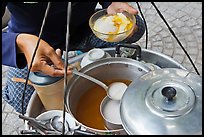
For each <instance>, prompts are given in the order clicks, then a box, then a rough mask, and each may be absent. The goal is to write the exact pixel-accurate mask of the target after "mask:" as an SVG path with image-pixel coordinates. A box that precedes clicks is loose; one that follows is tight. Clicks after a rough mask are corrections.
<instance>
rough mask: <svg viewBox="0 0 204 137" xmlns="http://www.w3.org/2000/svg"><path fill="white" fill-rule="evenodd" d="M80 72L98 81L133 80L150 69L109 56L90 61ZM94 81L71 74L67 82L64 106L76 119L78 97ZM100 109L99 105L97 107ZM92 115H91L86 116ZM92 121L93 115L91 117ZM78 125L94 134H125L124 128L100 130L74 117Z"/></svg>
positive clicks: (138, 63)
mask: <svg viewBox="0 0 204 137" xmlns="http://www.w3.org/2000/svg"><path fill="white" fill-rule="evenodd" d="M80 71H81V72H82V73H85V74H87V75H90V76H92V77H95V78H96V79H98V80H100V81H105V80H110V79H128V80H130V81H133V80H134V79H137V78H138V77H140V76H141V75H143V74H145V73H147V72H149V71H150V69H149V68H148V67H147V66H145V65H144V64H143V63H141V62H139V61H136V60H133V59H130V58H121V57H110V58H104V59H101V60H99V61H97V62H94V63H91V64H89V65H87V66H85V67H83V68H82V69H81V70H80ZM94 85H95V83H93V82H91V81H88V80H86V79H84V78H82V77H79V76H73V77H72V78H71V79H70V82H69V83H68V87H67V89H66V92H65V106H66V109H67V111H68V112H69V113H70V114H71V115H72V116H73V117H74V118H75V119H76V111H77V104H78V103H79V100H80V97H81V96H82V95H83V94H84V93H85V92H86V91H87V90H88V89H89V88H91V87H93V86H94ZM98 110H99V111H100V107H99V108H98ZM87 117H93V116H87ZM93 121H94V117H93ZM76 122H77V123H78V124H79V125H82V126H83V127H84V128H86V129H87V130H89V131H91V132H94V133H96V134H115V135H117V134H126V132H125V130H124V129H123V128H122V129H115V130H100V129H95V128H92V127H89V126H87V125H85V124H84V123H82V122H80V121H79V120H78V119H76Z"/></svg>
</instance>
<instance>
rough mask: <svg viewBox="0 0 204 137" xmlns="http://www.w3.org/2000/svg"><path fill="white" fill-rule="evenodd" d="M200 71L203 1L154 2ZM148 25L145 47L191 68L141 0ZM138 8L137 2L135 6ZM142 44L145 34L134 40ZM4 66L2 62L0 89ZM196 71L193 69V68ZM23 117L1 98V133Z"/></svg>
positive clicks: (13, 129)
mask: <svg viewBox="0 0 204 137" xmlns="http://www.w3.org/2000/svg"><path fill="white" fill-rule="evenodd" d="M155 4H156V5H157V7H158V8H159V10H160V11H161V13H162V14H163V16H164V17H165V19H166V20H167V22H168V23H169V25H170V26H171V28H172V29H173V31H174V32H175V34H176V36H177V37H178V39H179V40H180V41H181V43H182V45H183V46H184V47H185V49H186V50H187V52H188V53H189V55H190V57H191V58H192V60H193V62H194V63H195V65H196V67H197V68H198V71H199V72H200V74H201V75H202V2H155ZM140 6H141V8H142V11H143V14H144V16H145V19H146V22H147V25H148V33H149V39H148V49H151V50H154V51H158V52H161V53H164V54H166V55H168V56H170V57H172V58H173V59H175V60H176V61H177V62H179V63H181V64H182V65H183V66H184V67H186V68H187V69H188V70H189V71H194V69H193V67H192V65H191V64H190V61H189V60H188V58H187V56H186V55H185V53H184V52H183V50H182V49H181V48H180V47H179V45H178V43H177V42H176V40H175V39H174V37H173V36H172V35H171V34H170V32H169V30H168V29H167V27H166V25H165V24H164V22H163V21H162V20H161V18H160V17H159V15H158V14H157V12H156V10H155V9H154V7H153V6H152V5H151V3H150V2H140ZM135 7H136V8H137V6H135ZM137 43H138V44H139V45H140V46H141V47H143V48H144V47H145V35H144V36H143V37H142V39H140V40H139V41H138V42H137ZM6 72H7V67H5V66H2V89H3V87H4V86H5V82H6ZM194 72H195V71H194ZM21 129H24V123H23V120H21V119H19V118H18V114H16V113H15V111H14V110H13V108H12V107H11V106H9V105H8V104H7V103H6V102H5V101H4V100H2V135H19V134H20V133H19V131H20V130H21Z"/></svg>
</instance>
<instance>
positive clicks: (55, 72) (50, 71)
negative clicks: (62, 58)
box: [40, 64, 64, 77]
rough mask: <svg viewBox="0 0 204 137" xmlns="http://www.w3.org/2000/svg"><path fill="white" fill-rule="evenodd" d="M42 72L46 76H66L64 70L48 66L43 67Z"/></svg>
mask: <svg viewBox="0 0 204 137" xmlns="http://www.w3.org/2000/svg"><path fill="white" fill-rule="evenodd" d="M42 68H43V69H41V70H40V71H41V72H42V73H44V74H46V75H49V76H52V77H57V76H63V75H64V69H56V68H54V67H53V66H50V65H48V64H45V65H43V67H42Z"/></svg>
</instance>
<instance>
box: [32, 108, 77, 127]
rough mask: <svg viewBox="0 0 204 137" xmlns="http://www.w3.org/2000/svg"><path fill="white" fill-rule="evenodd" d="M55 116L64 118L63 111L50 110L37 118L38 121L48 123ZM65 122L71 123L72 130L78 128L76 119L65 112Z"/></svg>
mask: <svg viewBox="0 0 204 137" xmlns="http://www.w3.org/2000/svg"><path fill="white" fill-rule="evenodd" d="M54 116H63V111H62V110H49V111H46V112H44V113H42V114H40V115H39V116H37V117H36V119H39V120H42V121H46V120H49V119H51V118H53V117H54ZM65 120H66V121H67V122H68V123H69V127H70V128H71V129H75V128H76V126H77V125H76V122H75V119H74V118H73V117H72V116H71V115H70V114H69V113H67V112H65Z"/></svg>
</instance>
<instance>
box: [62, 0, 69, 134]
mask: <svg viewBox="0 0 204 137" xmlns="http://www.w3.org/2000/svg"><path fill="white" fill-rule="evenodd" d="M70 18H71V2H68V3H67V33H66V54H65V73H64V93H65V92H66V88H67V68H68V67H67V66H68V51H69V23H70ZM65 99H66V98H65V95H64V109H63V127H62V135H64V133H65V103H66V102H65Z"/></svg>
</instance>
